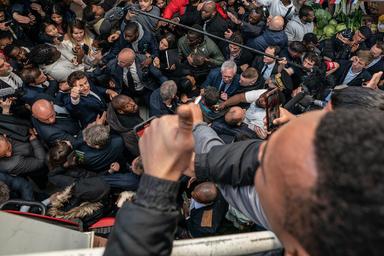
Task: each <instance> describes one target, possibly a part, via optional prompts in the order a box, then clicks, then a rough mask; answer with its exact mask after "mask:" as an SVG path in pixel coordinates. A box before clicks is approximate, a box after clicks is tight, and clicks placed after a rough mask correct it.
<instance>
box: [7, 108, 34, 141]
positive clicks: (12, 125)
mask: <svg viewBox="0 0 384 256" xmlns="http://www.w3.org/2000/svg"><path fill="white" fill-rule="evenodd" d="M31 127H32V125H31V122H30V121H29V120H25V119H22V118H18V117H15V116H12V115H3V114H0V133H1V134H6V135H7V136H8V137H9V138H11V139H14V140H18V141H22V142H27V141H28V140H29V128H31Z"/></svg>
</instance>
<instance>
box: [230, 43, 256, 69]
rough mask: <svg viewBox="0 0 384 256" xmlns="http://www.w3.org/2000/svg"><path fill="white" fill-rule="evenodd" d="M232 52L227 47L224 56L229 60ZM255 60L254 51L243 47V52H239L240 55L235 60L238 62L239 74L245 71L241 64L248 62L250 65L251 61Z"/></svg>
mask: <svg viewBox="0 0 384 256" xmlns="http://www.w3.org/2000/svg"><path fill="white" fill-rule="evenodd" d="M230 57H231V56H230V52H229V48H228V47H226V48H225V49H224V58H225V59H226V60H229V59H230ZM252 60H253V55H252V53H250V52H249V51H247V50H245V49H241V52H240V54H239V56H237V57H236V58H234V60H233V61H234V62H235V63H236V65H237V73H238V74H241V73H242V72H243V71H242V70H241V68H240V67H241V66H242V65H244V64H248V65H250V63H251V62H252Z"/></svg>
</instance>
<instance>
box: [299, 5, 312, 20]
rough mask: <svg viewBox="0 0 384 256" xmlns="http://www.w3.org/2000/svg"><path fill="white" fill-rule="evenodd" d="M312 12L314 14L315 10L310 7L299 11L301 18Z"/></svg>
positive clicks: (306, 6) (303, 7) (305, 6)
mask: <svg viewBox="0 0 384 256" xmlns="http://www.w3.org/2000/svg"><path fill="white" fill-rule="evenodd" d="M310 12H313V8H312V7H310V6H308V5H303V6H302V7H301V8H300V11H299V18H303V17H307V16H308V15H309V13H310Z"/></svg>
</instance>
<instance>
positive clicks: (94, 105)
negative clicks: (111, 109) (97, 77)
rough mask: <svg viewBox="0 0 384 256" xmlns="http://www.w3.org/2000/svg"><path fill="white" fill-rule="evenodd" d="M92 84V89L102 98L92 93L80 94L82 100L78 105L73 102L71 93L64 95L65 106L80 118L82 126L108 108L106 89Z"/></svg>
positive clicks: (74, 115)
mask: <svg viewBox="0 0 384 256" xmlns="http://www.w3.org/2000/svg"><path fill="white" fill-rule="evenodd" d="M90 84H91V91H92V92H93V93H95V94H97V96H99V98H100V99H98V98H97V97H95V96H94V95H92V94H91V93H90V94H88V95H87V96H83V95H81V96H80V102H79V103H78V104H77V105H74V104H72V101H71V96H70V94H66V95H64V98H63V100H64V106H65V108H66V109H67V110H68V111H69V113H71V115H72V116H73V117H74V118H76V119H78V120H79V121H80V123H81V125H82V127H86V126H87V125H88V124H90V123H92V122H93V121H95V120H96V117H97V115H99V114H102V113H103V111H105V110H107V105H106V103H105V100H104V98H105V96H106V93H105V91H106V89H105V88H101V87H98V86H94V85H92V83H91V82H90Z"/></svg>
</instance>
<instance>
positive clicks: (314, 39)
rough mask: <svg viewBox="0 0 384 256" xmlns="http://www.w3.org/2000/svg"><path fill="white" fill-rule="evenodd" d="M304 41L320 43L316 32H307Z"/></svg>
mask: <svg viewBox="0 0 384 256" xmlns="http://www.w3.org/2000/svg"><path fill="white" fill-rule="evenodd" d="M303 43H313V44H318V43H319V39H318V38H317V36H316V34H314V33H307V34H305V35H304V37H303Z"/></svg>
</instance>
